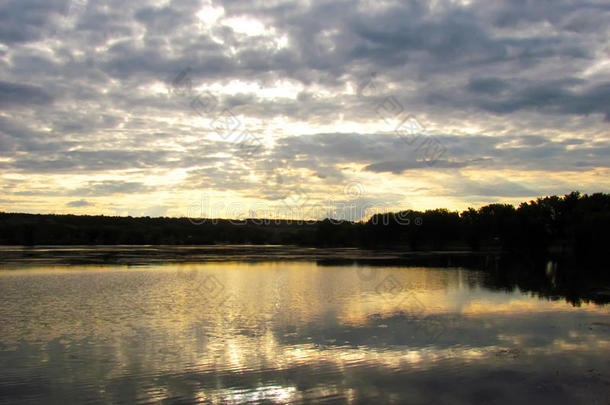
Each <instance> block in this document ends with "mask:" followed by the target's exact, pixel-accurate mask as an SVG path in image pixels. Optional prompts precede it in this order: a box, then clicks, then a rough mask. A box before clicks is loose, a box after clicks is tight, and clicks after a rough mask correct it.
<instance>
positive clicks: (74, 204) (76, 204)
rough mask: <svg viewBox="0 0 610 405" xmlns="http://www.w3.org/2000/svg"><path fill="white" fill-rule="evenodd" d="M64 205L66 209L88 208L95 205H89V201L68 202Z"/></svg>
mask: <svg viewBox="0 0 610 405" xmlns="http://www.w3.org/2000/svg"><path fill="white" fill-rule="evenodd" d="M66 205H67V206H68V207H90V206H92V205H95V204H93V203H90V202H89V201H86V200H76V201H70V202H69V203H67V204H66Z"/></svg>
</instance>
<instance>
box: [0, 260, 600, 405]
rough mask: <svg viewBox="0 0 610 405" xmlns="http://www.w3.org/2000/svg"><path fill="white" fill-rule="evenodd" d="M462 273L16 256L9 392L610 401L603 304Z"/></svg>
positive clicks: (4, 378) (5, 362) (265, 399)
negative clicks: (501, 286) (493, 284)
mask: <svg viewBox="0 0 610 405" xmlns="http://www.w3.org/2000/svg"><path fill="white" fill-rule="evenodd" d="M486 277H487V275H486V274H485V273H483V272H477V271H470V270H466V269H460V268H444V269H441V268H431V267H428V268H423V267H410V268H408V267H388V266H386V267H379V266H376V267H369V266H365V265H336V266H322V265H320V264H316V262H315V261H307V260H303V261H300V262H290V261H272V262H256V263H252V262H239V261H225V262H209V263H199V264H192V263H174V264H163V263H157V264H152V265H138V266H126V265H120V264H113V265H100V266H96V265H48V264H47V265H37V266H31V265H28V264H25V263H23V264H20V265H15V264H13V265H11V266H10V267H6V266H5V269H4V270H2V271H0V321H1V323H0V402H1V403H125V404H128V403H210V404H224V403H228V404H237V403H308V402H325V403H408V404H473V403H474V404H515V403H536V404H608V403H610V307H608V306H601V305H595V304H586V303H583V304H582V305H581V306H580V307H576V306H573V305H572V304H569V303H567V302H565V300H563V299H558V300H554V301H551V300H547V299H541V298H538V297H536V296H533V295H532V294H530V293H522V292H520V291H518V290H515V291H492V290H489V289H487V288H486V287H484V286H485V285H488V283H486V282H485V278H486Z"/></svg>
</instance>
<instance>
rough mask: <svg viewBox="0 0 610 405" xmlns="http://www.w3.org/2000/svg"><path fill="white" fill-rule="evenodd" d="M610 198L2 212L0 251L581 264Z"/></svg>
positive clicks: (602, 228) (608, 219) (600, 235)
mask: <svg viewBox="0 0 610 405" xmlns="http://www.w3.org/2000/svg"><path fill="white" fill-rule="evenodd" d="M609 229H610V194H605V193H594V194H589V195H588V194H581V193H579V192H577V191H575V192H572V193H570V194H567V195H564V196H549V197H543V198H538V199H536V200H532V201H529V202H523V203H521V204H520V205H519V206H518V207H515V206H513V205H510V204H489V205H486V206H483V207H481V208H479V209H475V208H469V209H467V210H465V211H463V212H457V211H450V210H447V209H442V208H440V209H433V210H426V211H415V210H407V211H400V212H394V213H392V212H389V213H384V214H376V215H373V216H372V217H370V218H368V219H367V220H364V221H359V222H351V221H339V220H332V219H324V220H320V221H309V222H306V223H304V222H302V221H300V222H299V221H290V220H262V219H247V220H243V221H232V220H227V219H214V220H212V219H207V220H197V221H194V220H193V219H190V218H170V217H159V218H151V217H115V216H103V215H98V216H89V215H47V214H20V213H0V230H1V232H0V244H4V245H108V244H133V245H141V244H169V245H206V244H222V243H231V244H294V245H303V246H319V247H337V246H346V247H348V246H354V247H365V248H400V249H404V250H407V251H421V250H472V251H492V250H497V251H504V252H519V253H521V254H532V253H536V252H545V253H548V252H550V253H558V254H569V255H574V256H580V257H586V256H587V255H592V254H597V253H598V252H602V251H603V249H604V248H605V247H607V246H608V242H609V237H608V230H609Z"/></svg>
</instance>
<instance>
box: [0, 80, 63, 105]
mask: <svg viewBox="0 0 610 405" xmlns="http://www.w3.org/2000/svg"><path fill="white" fill-rule="evenodd" d="M52 102H53V97H52V96H51V95H49V94H48V93H47V92H46V91H44V90H43V89H42V88H40V87H36V86H29V85H24V84H18V83H8V82H2V81H0V107H3V108H7V107H12V106H27V105H43V104H49V103H52Z"/></svg>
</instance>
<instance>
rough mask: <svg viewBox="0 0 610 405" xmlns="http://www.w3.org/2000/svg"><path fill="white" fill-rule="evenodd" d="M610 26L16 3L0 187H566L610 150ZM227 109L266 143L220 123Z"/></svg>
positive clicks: (1, 116) (463, 13)
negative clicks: (400, 132)
mask: <svg viewBox="0 0 610 405" xmlns="http://www.w3.org/2000/svg"><path fill="white" fill-rule="evenodd" d="M608 21H610V4H607V3H603V2H589V3H587V2H584V3H583V2H578V1H576V0H558V1H553V2H550V1H540V2H529V1H520V2H516V3H515V2H513V1H509V0H504V1H498V2H487V1H482V0H474V1H471V2H456V1H450V0H441V1H436V2H429V1H419V0H414V1H409V2H395V1H379V2H376V3H375V6H374V7H371V4H370V2H368V1H364V0H362V1H347V0H339V1H327V0H320V1H312V2H305V1H297V2H288V3H286V2H267V1H248V2H245V1H228V0H227V1H215V2H213V3H204V2H200V1H195V0H192V1H191V0H188V1H172V2H169V3H167V4H164V5H163V6H159V5H155V6H151V4H150V3H149V2H145V1H139V0H137V1H135V0H134V1H130V2H124V1H118V0H110V1H108V2H105V3H104V4H101V3H98V2H91V1H88V2H84V1H83V2H80V1H79V2H73V1H72V2H71V1H67V0H50V1H40V0H19V1H5V2H3V3H2V5H0V66H1V67H2V69H1V70H0V71H1V72H2V73H1V74H0V107H2V108H1V109H2V111H1V112H0V168H1V169H2V173H3V174H2V175H1V176H0V186H1V188H0V190H3V191H2V192H3V193H6V194H7V195H10V194H14V193H30V194H29V195H32V196H33V195H41V196H42V195H46V196H48V197H52V196H55V197H57V198H60V197H61V196H62V195H63V196H65V195H66V194H70V193H76V194H70V195H75V196H78V197H82V198H84V197H88V196H96V197H100V198H101V199H103V198H108V200H106V202H105V203H104V202H102V200H101V199H100V200H99V201H98V199H96V206H95V208H96V209H97V208H101V207H105V208H107V207H110V206H111V204H110V202H111V201H110V200H111V199H112V196H117V195H120V196H121V197H122V198H126V197H129V196H132V197H134V198H136V197H137V196H138V195H141V194H146V195H157V196H159V195H161V194H162V193H164V192H165V193H166V195H167V196H168V197H167V198H168V199H172V198H174V197H171V196H173V195H174V194H176V195H180V197H178V196H177V197H175V200H172V201H169V200H168V201H167V202H163V204H169V205H163V207H170V206H171V204H179V203H180V199H181V198H182V196H183V195H185V194H188V193H191V192H193V191H194V190H206V191H209V192H218V193H226V194H230V195H231V196H232V198H244V199H249V200H260V201H264V202H278V201H281V200H282V199H284V198H286V196H288V195H290V194H291V193H294V192H295V190H297V189H303V190H306V191H307V193H309V195H311V197H312V198H315V199H318V200H322V199H324V198H327V197H328V196H332V195H334V194H335V193H336V192H337V190H339V189H341V187H342V185H344V184H346V183H349V182H351V181H355V180H357V181H362V182H364V183H367V187H366V188H367V190H369V192H370V193H372V194H375V195H384V196H387V195H390V194H392V193H393V192H395V189H396V186H394V184H396V182H397V181H398V182H400V181H407V180H406V179H408V181H409V182H412V183H413V182H415V183H417V184H415V185H413V187H414V188H419V189H421V190H422V191H421V192H420V193H421V194H422V195H428V196H429V197H430V198H433V197H438V196H439V195H440V193H450V191H447V190H448V189H449V186H443V187H440V186H438V182H439V181H441V180H439V179H442V181H443V182H444V184H446V185H449V184H452V185H454V187H456V190H457V189H459V190H461V191H459V190H458V191H456V193H458V194H459V193H461V194H460V195H461V196H460V197H459V198H461V200H460V201H457V200H456V201H455V202H454V203H455V204H462V205H465V204H467V203H468V201H466V200H467V199H468V198H471V197H468V196H467V195H471V196H475V197H472V198H476V199H477V200H476V201H483V200H485V196H486V195H487V196H488V198H489V199H490V200H491V199H494V198H497V196H498V193H500V194H501V192H500V191H499V190H497V189H496V188H494V187H493V184H488V183H487V182H488V181H489V178H502V176H509V177H510V178H508V179H507V181H512V182H514V183H516V184H525V183H522V182H521V179H522V178H527V179H530V180H531V181H530V182H529V183H527V184H525V185H523V188H518V187H517V186H511V185H510V184H509V185H506V187H507V189H510V190H514V192H509V193H508V194H510V195H516V194H524V193H528V192H531V193H535V192H537V191H538V189H536V188H535V187H531V184H535V183H536V181H539V182H541V183H544V182H545V181H546V180H547V179H548V178H551V177H553V176H554V175H560V174H561V176H564V177H566V179H565V181H564V182H561V187H565V188H566V189H565V190H564V189H561V190H560V189H559V188H560V187H559V186H557V192H568V191H570V190H569V188H576V187H577V186H578V185H580V184H593V183H592V180H591V179H592V178H593V177H595V178H596V179H599V178H603V177H604V174H605V173H606V171H605V170H606V169H607V168H608V165H609V160H608V158H607V156H608V152H609V151H610V150H609V146H610V145H609V144H608V139H607V136H606V135H605V134H606V133H607V125H608V122H610V109H609V108H608V105H610V104H609V102H610V82H609V81H608V74H609V73H610V67H609V66H608V64H607V54H608V45H607V38H608V34H609V33H610V32H609V31H610V24H608ZM185 69H188V77H186V81H185V82H184V83H183V84H186V85H185V87H183V88H176V87H172V82H173V81H174V79H176V77H177V75H178V74H179V72H183V71H185ZM358 89H364V90H365V91H364V92H361V93H360V92H358ZM179 90H182V91H179ZM204 94H205V95H211V97H212V98H213V99H214V106H213V108H212V107H211V106H208V107H209V108H207V109H205V108H203V107H202V106H199V110H197V111H196V109H194V108H193V100H194V99H195V97H196V96H197V95H204ZM388 100H390V101H391V103H388ZM390 105H393V106H395V107H396V108H395V110H391V111H390V110H387V109H386V110H384V109H383V108H382V107H388V106H390ZM204 110H205V111H204ZM226 111H229V112H230V114H229V115H231V116H233V117H235V118H236V120H237V122H238V123H239V125H238V126H239V128H237V129H236V132H237V133H242V131H247V132H249V133H251V134H254V135H256V136H257V137H258V138H259V139H260V140H261V143H262V148H261V149H260V151H259V152H258V153H257V154H254V155H251V156H247V157H244V156H240V154H239V150H240V149H239V147H238V146H237V145H236V143H235V142H234V140H232V139H230V138H225V137H223V136H220V135H219V134H218V133H217V129H218V128H215V127H214V125H213V123H214V122H216V123H218V122H220V123H221V124H222V125H224V124H226V123H224V122H223V121H214V119H215V118H216V117H218V116H219V115H220V114H225V113H224V112H226ZM225 116H227V114H225ZM406 117H415V118H416V119H417V120H418V122H420V123H421V124H422V127H423V129H422V131H421V133H422V134H421V135H422V137H420V138H418V140H419V141H421V140H422V139H433V140H434V142H438V145H441V146H442V147H443V148H444V151H445V152H444V153H443V154H442V156H437V157H436V159H434V162H432V163H433V164H429V163H431V162H429V160H430V159H427V155H426V152H425V148H424V147H422V146H421V145H420V144H418V143H417V142H416V143H413V142H406V141H405V139H404V138H403V139H401V138H400V137H399V136H397V135H396V134H395V132H394V130H395V128H396V124H398V123H400V122H401V121H402V120H403V119H405V118H406ZM222 125H221V126H222ZM419 141H418V142H419ZM426 160H428V162H426ZM509 172H510V174H507V173H509ZM474 173H478V174H479V176H476V175H475V174H474ZM23 176H27V178H28V179H34V180H32V185H31V186H29V187H27V186H25V185H21V186H19V187H16V188H15V187H8V185H9V184H13V183H12V182H13V181H14V180H15V179H22V178H23ZM494 176H496V177H494ZM118 178H121V179H123V180H122V182H121V181H117V179H118ZM477 178H478V179H479V180H477V181H479V182H480V184H479V186H478V187H477V186H476V184H473V185H469V186H466V185H465V186H464V187H462V188H460V187H459V184H460V182H462V181H466V183H465V184H469V183H468V181H470V180H472V181H475V180H473V179H477ZM464 179H466V180H464ZM534 179H535V180H534ZM278 180H281V181H278ZM597 181H598V183H597V187H598V188H600V189H602V190H604V189H607V188H608V187H610V184H609V183H608V182H607V181H601V182H600V181H599V180H597ZM34 183H35V184H34ZM475 183H476V181H475ZM49 184H54V185H56V184H59V185H61V184H63V185H64V186H62V187H60V186H59V185H58V186H57V187H56V186H53V187H51V186H48V187H47V188H44V187H42V185H49ZM153 184H154V186H153ZM511 184H512V183H511ZM545 184H546V183H545ZM557 184H560V183H557ZM82 185H87V186H86V187H84V186H82ZM402 187H403V188H402V190H406V189H409V187H407V186H406V185H404V184H403V186H402ZM549 187H550V186H549ZM41 190H43V191H41ZM53 190H55V191H53ZM170 190H171V193H170ZM544 190H548V189H544ZM40 193H45V194H40ZM156 193H158V194H156ZM401 193H402V195H403V201H405V200H407V199H408V198H409V196H408V193H407V192H405V191H401ZM23 195H26V194H23ZM170 195H171V196H170ZM0 197H2V195H0ZM456 198H457V197H456ZM392 200H393V201H394V202H396V203H397V204H398V201H399V199H398V198H394V197H392ZM41 201H42V200H41ZM426 203H430V202H429V200H428V202H426ZM40 204H43V202H40ZM48 204H53V202H49V203H48ZM422 204H423V203H422ZM61 205H64V203H63V202H61ZM32 209H37V208H36V207H35V208H32ZM133 209H136V210H138V209H140V210H141V212H145V210H146V207H133ZM164 209H165V208H164ZM172 209H173V210H174V211H172ZM167 210H168V211H167V212H177V211H179V209H178V208H175V205H174V208H171V207H170V208H167ZM164 212H165V211H164Z"/></svg>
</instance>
